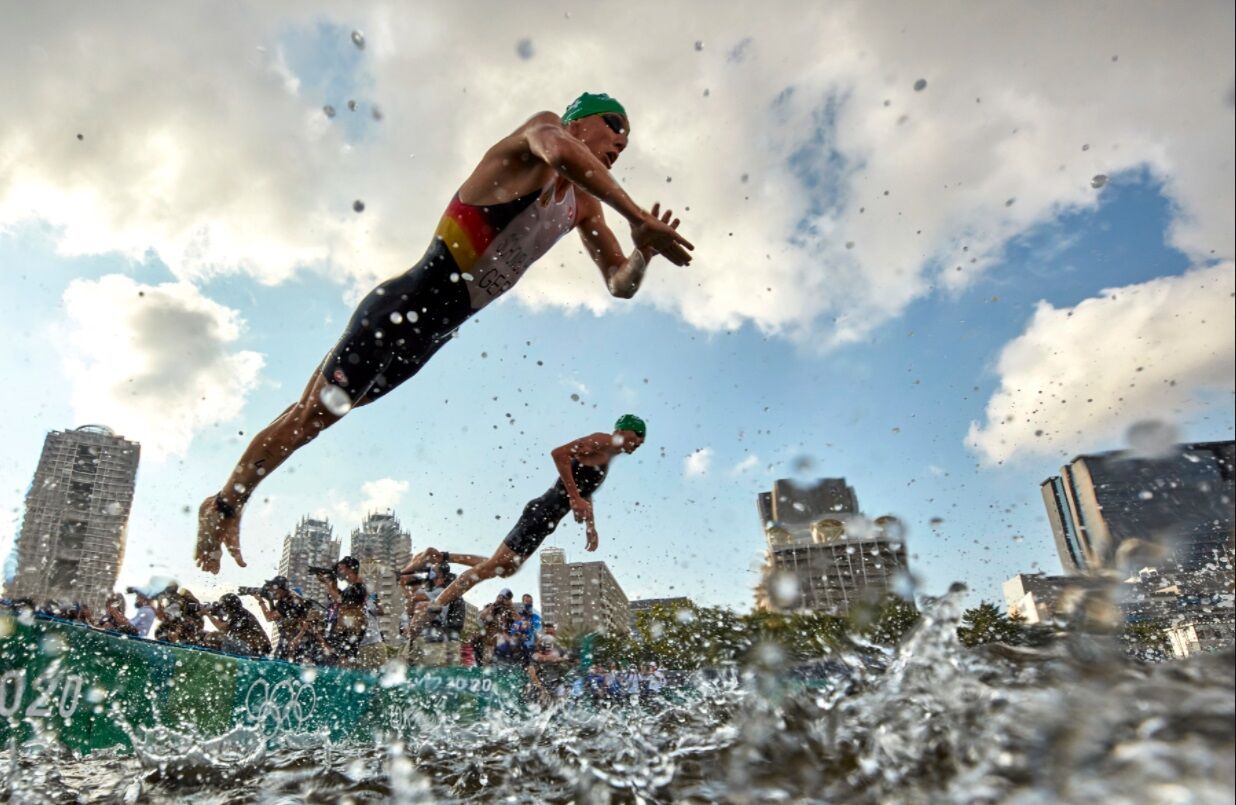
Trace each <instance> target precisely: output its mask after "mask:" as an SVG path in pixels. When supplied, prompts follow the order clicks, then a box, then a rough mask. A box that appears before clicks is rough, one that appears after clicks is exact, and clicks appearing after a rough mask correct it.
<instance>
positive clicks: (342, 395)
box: [318, 384, 352, 416]
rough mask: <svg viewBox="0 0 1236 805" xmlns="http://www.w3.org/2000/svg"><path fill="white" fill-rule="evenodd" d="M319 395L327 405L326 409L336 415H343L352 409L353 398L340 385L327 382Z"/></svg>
mask: <svg viewBox="0 0 1236 805" xmlns="http://www.w3.org/2000/svg"><path fill="white" fill-rule="evenodd" d="M318 396H319V399H321V400H322V405H324V406H326V410H327V411H330V412H331V413H332V414H334V415H335V416H343V415H344V414H346V413H347V412H348V411H351V410H352V398H351V397H349V396H348V393H347V392H346V391H344V390H343V389H341V388H339V387H338V386H335V385H332V384H327V386H326V387H325V388H323V389H322V392H321V394H320V395H318Z"/></svg>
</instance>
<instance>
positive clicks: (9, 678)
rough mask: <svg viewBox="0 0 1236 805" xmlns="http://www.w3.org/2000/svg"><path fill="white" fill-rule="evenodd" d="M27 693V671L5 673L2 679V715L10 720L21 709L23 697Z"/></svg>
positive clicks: (0, 685)
mask: <svg viewBox="0 0 1236 805" xmlns="http://www.w3.org/2000/svg"><path fill="white" fill-rule="evenodd" d="M25 693H26V669H25V668H14V669H13V670H11V671H5V672H4V676H3V677H0V715H2V716H4V717H5V718H8V717H10V716H12V715H13V714H14V713H16V712H17V708H18V707H21V699H22V696H23V695H25Z"/></svg>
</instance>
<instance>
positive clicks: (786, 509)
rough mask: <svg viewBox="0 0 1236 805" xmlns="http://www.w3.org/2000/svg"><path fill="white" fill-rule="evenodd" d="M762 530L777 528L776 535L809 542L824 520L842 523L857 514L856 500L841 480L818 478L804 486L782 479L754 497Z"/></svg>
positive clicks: (842, 479)
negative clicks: (818, 523) (815, 527)
mask: <svg viewBox="0 0 1236 805" xmlns="http://www.w3.org/2000/svg"><path fill="white" fill-rule="evenodd" d="M756 507H757V508H758V509H759V513H760V521H761V522H762V523H763V524H764V529H765V531H767V530H769V529H771V528H776V529H779V536H782V537H785V538H789V539H792V540H797V541H801V542H806V543H810V542H811V541H812V538H811V529H812V527H813V526H814V525H815V524H816V523H817V522H819V521H820V520H824V519H837V520H841V521H844V520H846V519H848V518H849V517H852V516H854V515H857V514H858V513H859V509H858V497H857V496H856V495H855V494H854V487H852V486H850V485H849V484H847V483H846V482H845V479H844V478H820V479H819V480H817V481H815V482H814V483H810V484H805V483H799V482H798V481H793V480H789V479H786V478H782V479H780V480H777V481H774V482H773V488H772V491H771V492H761V493H760V494H759V496H758V497H757V498H756Z"/></svg>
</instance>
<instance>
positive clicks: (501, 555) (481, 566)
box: [409, 543, 524, 634]
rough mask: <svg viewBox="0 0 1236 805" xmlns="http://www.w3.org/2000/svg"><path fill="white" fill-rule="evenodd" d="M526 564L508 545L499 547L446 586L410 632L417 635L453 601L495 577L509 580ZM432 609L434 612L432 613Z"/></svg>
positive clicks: (423, 611)
mask: <svg viewBox="0 0 1236 805" xmlns="http://www.w3.org/2000/svg"><path fill="white" fill-rule="evenodd" d="M468 558H475V557H468ZM454 559H455V554H451V560H452V561H453V560H454ZM523 563H524V557H522V556H520V555H519V554H517V553H515V552H514V551H512V550H511V549H510V548H508V547H507V546H506V543H503V544H502V545H499V546H498V550H496V551H494V555H493V556H491V557H489V558H488V559H485V560H484V561H481V562H478V563H477V564H475V565H473V566H472V567H470V568H468V569H467V570H465V571H464V572H463V573H460V574H459V577H458V578H456V579H455V580H454V581H452V582H451V583H450V584H448V585H447V586H446V589H444V590H443V591H442V592H440V593H438V597H437V598H435V599H434V602H433V607H432V608H431V607H425V608H424V609H422V610H421V611H420V612H418V613H417V614H416V617H415V618H414V619H413V621H412V625H411V627H409V631H411V632H412V633H413V634H416V629H419V628H420V627H421V626H424V625H425V624H426V623H427V622H428V621H429V618H430V617H431V616H432V615H433V614H434V613H436V612H439V611H441V610H442V609H445V608H446V607H447V606H448V605H449V604H450V603H451V602H452V601H455V600H456V599H458V598H461V597H462V596H463V594H464V593H466V592H468V590H471V589H472V588H473V587H475V586H476V585H478V584H480V583H481V582H482V581H486V580H487V579H492V578H494V577H495V576H501V577H502V578H507V577H509V576H513V575H515V573H516V572H517V571H518V570H519V567H520V565H522V564H523ZM431 609H432V611H431Z"/></svg>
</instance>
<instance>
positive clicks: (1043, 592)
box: [1002, 573, 1103, 624]
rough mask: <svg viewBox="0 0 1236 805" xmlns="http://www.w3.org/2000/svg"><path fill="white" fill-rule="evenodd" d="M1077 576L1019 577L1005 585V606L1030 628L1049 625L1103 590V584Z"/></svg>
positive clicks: (1031, 574)
mask: <svg viewBox="0 0 1236 805" xmlns="http://www.w3.org/2000/svg"><path fill="white" fill-rule="evenodd" d="M1096 581H1097V580H1095V579H1086V578H1081V577H1078V576H1048V575H1045V574H1043V573H1018V574H1017V575H1016V576H1014V577H1013V578H1011V579H1009V580H1008V581H1006V582H1004V584H1003V585H1002V589H1003V592H1004V602H1005V604H1006V605H1007V607H1008V612H1009V616H1010V617H1019V618H1023V619H1024V620H1025V622H1026V623H1028V624H1035V623H1048V622H1050V621H1051V620H1052V618H1053V616H1055V615H1056V614H1058V612H1059V611H1060V609H1061V605H1062V604H1063V605H1064V606H1063V609H1065V610H1066V611H1068V610H1071V609H1072V607H1073V606H1074V605H1075V604H1076V602H1077V601H1078V600H1080V598H1079V596H1080V595H1082V594H1084V593H1086V592H1087V591H1089V590H1101V589H1103V582H1098V583H1095V582H1096Z"/></svg>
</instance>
